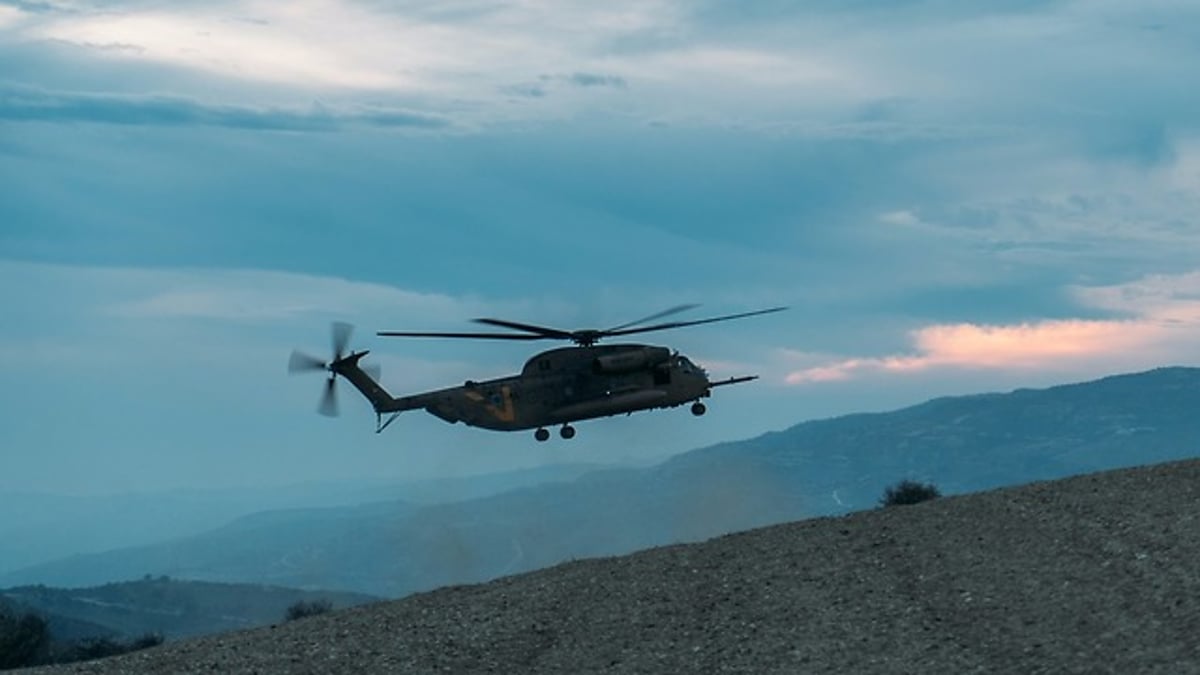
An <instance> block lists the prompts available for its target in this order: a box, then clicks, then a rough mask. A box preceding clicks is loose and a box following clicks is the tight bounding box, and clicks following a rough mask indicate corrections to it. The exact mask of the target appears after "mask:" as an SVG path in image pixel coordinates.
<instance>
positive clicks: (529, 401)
mask: <svg viewBox="0 0 1200 675" xmlns="http://www.w3.org/2000/svg"><path fill="white" fill-rule="evenodd" d="M709 387H710V382H709V380H708V376H707V374H706V373H705V372H704V370H703V369H702V368H700V367H699V366H697V365H695V364H694V363H692V362H691V360H690V359H688V358H687V357H686V356H683V355H681V354H678V353H672V352H671V350H669V349H667V348H666V347H656V346H651V345H642V344H620V345H596V346H588V347H561V348H558V349H551V350H548V351H544V352H542V353H540V354H537V355H535V356H534V357H533V358H531V359H529V360H528V361H527V362H526V363H525V367H524V368H523V369H522V370H521V373H520V374H519V375H511V376H508V377H501V378H496V379H493V380H486V381H481V382H475V381H467V382H466V383H464V384H463V385H461V386H457V387H449V388H446V389H439V390H436V391H430V392H426V393H422V394H416V395H414V396H406V397H401V398H399V399H396V400H397V402H398V403H402V406H401V407H400V409H404V410H410V409H413V408H424V409H425V410H426V411H428V412H429V413H430V414H432V415H434V416H436V417H438V418H440V419H443V420H445V421H447V422H451V423H454V422H463V423H464V424H467V425H470V426H475V427H481V428H484V429H494V430H498V431H516V430H520V429H533V428H538V427H544V426H550V425H556V424H567V423H570V422H575V421H580V420H586V419H593V418H597V417H607V416H610V415H619V414H624V413H632V412H636V411H639V410H649V409H653V408H669V407H673V406H678V405H682V404H685V403H692V402H695V401H698V400H699V399H700V398H702V397H705V396H708V395H709ZM385 412H386V410H385Z"/></svg>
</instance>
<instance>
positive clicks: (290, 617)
mask: <svg viewBox="0 0 1200 675" xmlns="http://www.w3.org/2000/svg"><path fill="white" fill-rule="evenodd" d="M331 610H333V603H331V602H329V601H328V600H313V601H312V602H306V601H304V600H301V601H299V602H297V603H296V604H294V605H292V606H291V607H288V608H287V614H286V615H284V620H285V621H295V620H296V619H303V618H304V617H306V616H316V615H318V614H324V613H326V612H329V611H331Z"/></svg>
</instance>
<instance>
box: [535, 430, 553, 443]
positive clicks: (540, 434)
mask: <svg viewBox="0 0 1200 675" xmlns="http://www.w3.org/2000/svg"><path fill="white" fill-rule="evenodd" d="M533 437H534V438H536V439H537V440H538V441H539V442H541V441H547V440H550V432H549V431H546V430H545V429H544V428H539V429H538V430H537V431H535V432H533Z"/></svg>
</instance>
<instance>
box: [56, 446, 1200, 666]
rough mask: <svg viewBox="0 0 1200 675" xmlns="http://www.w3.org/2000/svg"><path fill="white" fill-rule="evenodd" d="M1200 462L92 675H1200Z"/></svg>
mask: <svg viewBox="0 0 1200 675" xmlns="http://www.w3.org/2000/svg"><path fill="white" fill-rule="evenodd" d="M1198 559H1200V461H1188V462H1179V463H1172V464H1162V465H1157V466H1152V467H1143V468H1137V469H1128V470H1122V471H1114V472H1109V473H1104V474H1092V475H1086V476H1080V477H1076V478H1071V479H1068V480H1062V481H1058V482H1045V483H1037V484H1032V485H1026V486H1022V487H1018V488H1009V489H1002V490H996V491H991V492H985V493H979V494H971V495H965V496H959V497H950V498H943V499H939V500H935V501H932V502H925V503H921V504H916V505H912V506H900V507H891V508H886V509H874V510H870V511H863V512H858V513H854V514H850V515H847V516H842V517H834V518H818V519H810V520H806V521H803V522H797V523H789V524H783V525H778V526H774V527H768V528H763V529H758V530H754V531H750V532H743V533H738V534H732V535H728V536H725V537H720V538H717V539H713V540H711V541H707V542H704V543H701V544H693V545H686V546H671V547H664V548H657V549H653V550H649V551H643V552H640V553H637V554H634V555H630V556H625V557H619V558H605V559H595V560H586V561H576V562H572V563H565V564H562V565H560V566H557V567H553V568H550V569H546V570H541V571H538V572H533V573H530V574H526V575H521V576H515V577H507V578H504V579H500V580H496V581H493V582H491V583H488V584H485V585H479V586H457V587H452V588H445V589H441V590H438V591H434V592H432V593H428V594H420V595H415V596H412V597H409V598H406V599H404V600H398V601H393V602H383V603H376V604H373V605H369V606H365V607H359V608H354V609H350V610H346V611H341V612H333V613H330V614H325V615H322V616H317V617H313V618H311V619H306V620H303V621H296V622H292V623H288V624H285V625H281V626H276V627H273V628H269V629H268V628H261V629H256V630H251V631H245V632H239V633H234V634H225V635H221V636H218V637H210V638H201V639H198V640H194V641H185V642H179V643H175V644H167V645H164V646H162V647H158V648H155V649H149V650H146V651H143V652H138V653H135V654H130V655H125V656H120V657H116V658H112V659H104V660H101V661H96V662H91V663H86V664H75V665H72V666H68V667H54V668H50V669H47V670H45V671H39V672H41V673H44V674H45V675H54V674H56V673H75V674H80V675H84V674H86V675H111V674H116V673H121V674H123V675H125V674H137V673H163V672H172V673H183V672H187V673H198V672H220V673H230V674H239V675H240V674H246V675H248V674H250V673H255V674H256V675H275V674H278V675H285V674H290V673H297V672H321V673H328V674H330V675H341V674H351V673H354V674H357V673H391V672H405V673H408V672H412V673H432V672H453V673H527V674H529V675H538V674H540V673H567V672H572V673H574V672H581V673H596V672H628V673H716V672H722V673H755V674H759V673H856V674H861V675H874V674H876V673H878V674H887V675H891V674H893V673H1164V674H1166V673H1172V674H1173V673H1196V672H1200V649H1197V644H1198V642H1197V640H1198V638H1197V631H1196V627H1197V625H1198V623H1200V576H1197V575H1196V573H1195V564H1196V561H1197V560H1198Z"/></svg>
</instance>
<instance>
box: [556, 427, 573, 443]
mask: <svg viewBox="0 0 1200 675" xmlns="http://www.w3.org/2000/svg"><path fill="white" fill-rule="evenodd" d="M558 434H559V435H560V436H562V437H563V438H565V439H566V440H571V439H572V438H575V427H573V426H571V425H570V424H564V425H562V429H559V430H558Z"/></svg>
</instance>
